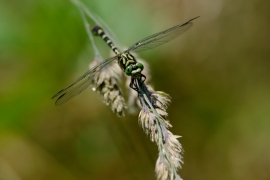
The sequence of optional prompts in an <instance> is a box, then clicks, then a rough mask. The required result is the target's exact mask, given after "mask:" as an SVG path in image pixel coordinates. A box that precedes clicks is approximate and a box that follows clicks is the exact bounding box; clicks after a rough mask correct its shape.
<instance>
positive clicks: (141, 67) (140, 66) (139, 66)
mask: <svg viewBox="0 0 270 180" xmlns="http://www.w3.org/2000/svg"><path fill="white" fill-rule="evenodd" d="M136 66H137V67H138V68H140V69H141V70H143V68H144V66H143V64H142V63H140V62H137V63H136Z"/></svg>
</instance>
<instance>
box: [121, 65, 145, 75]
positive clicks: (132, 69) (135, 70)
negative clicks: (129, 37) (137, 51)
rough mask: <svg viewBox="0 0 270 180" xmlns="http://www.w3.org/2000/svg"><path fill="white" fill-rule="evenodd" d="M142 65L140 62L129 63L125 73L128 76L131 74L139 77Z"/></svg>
mask: <svg viewBox="0 0 270 180" xmlns="http://www.w3.org/2000/svg"><path fill="white" fill-rule="evenodd" d="M143 68H144V66H143V64H142V63H140V62H137V63H136V64H131V65H129V66H127V67H126V69H125V73H126V75H128V76H132V77H133V78H139V77H141V72H142V70H143Z"/></svg>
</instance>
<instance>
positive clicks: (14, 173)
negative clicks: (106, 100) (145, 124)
mask: <svg viewBox="0 0 270 180" xmlns="http://www.w3.org/2000/svg"><path fill="white" fill-rule="evenodd" d="M84 2H85V3H86V4H87V6H88V7H90V8H91V10H92V11H94V12H95V13H96V14H98V15H99V16H100V17H101V18H103V19H104V20H105V21H106V22H107V24H108V25H109V26H110V28H111V29H112V30H113V31H114V33H115V34H116V35H117V37H118V39H119V40H120V42H121V43H123V44H125V45H127V46H128V45H131V44H132V43H134V42H136V41H138V40H140V39H141V38H143V37H145V36H147V35H150V34H153V33H155V32H158V31H161V30H164V29H166V28H168V27H171V26H173V25H176V24H179V23H181V22H185V21H186V20H188V19H191V18H193V17H196V16H201V17H200V18H199V19H197V20H195V21H194V26H193V27H192V28H191V29H190V30H189V31H188V32H186V33H185V34H183V35H182V36H181V37H180V38H177V39H176V40H174V41H172V42H170V43H168V44H166V45H163V46H160V47H158V48H156V49H153V50H149V51H147V52H143V53H141V54H140V55H141V57H142V58H144V59H146V60H147V61H148V62H149V64H150V66H151V71H152V80H151V84H153V85H154V87H155V89H156V90H162V91H164V92H167V93H169V94H170V95H171V96H172V103H171V105H170V107H169V109H168V112H169V119H170V121H171V123H172V124H173V128H172V129H171V131H172V132H173V133H174V134H177V135H181V136H182V138H180V139H179V140H180V142H181V143H182V145H183V148H184V150H185V153H184V162H185V164H184V165H183V168H182V169H181V170H180V171H179V174H180V175H181V177H182V178H183V179H186V180H187V179H189V180H195V179H200V180H217V179H218V180H225V179H226V180H228V179H230V180H254V179H256V180H269V179H270V121H269V119H270V12H269V7H270V1H266V0H229V1H225V0H215V1H210V0H204V1H199V0H194V1H187V0H147V1H146V0H137V1H126V0H107V1H106V0H91V1H90V0H89V1H84ZM97 41H99V40H97ZM99 42H101V41H99ZM101 49H105V50H108V47H107V46H106V45H105V44H103V45H101ZM93 57H94V53H93V51H92V49H91V46H90V42H89V39H88V37H87V35H86V32H85V29H84V26H83V23H82V19H81V16H80V13H79V11H78V9H77V8H76V7H75V6H74V5H73V4H72V3H71V2H70V1H68V0H54V1H47V0H39V1H34V0H24V1H19V0H10V1H7V0H1V1H0V102H1V104H0V179H1V180H45V179H46V180H48V179H50V180H62V179H63V180H86V179H87V180H89V179H98V180H107V179H112V180H114V179H115V180H116V179H117V180H119V179H121V180H122V179H123V180H140V179H147V180H152V179H155V173H154V167H155V161H156V158H157V147H156V145H155V144H154V143H152V142H151V141H150V140H149V138H148V137H147V136H146V135H145V133H144V132H143V130H142V129H141V128H140V127H139V125H138V120H137V117H138V113H137V114H136V113H135V114H134V115H129V114H128V113H126V114H127V115H126V117H125V118H119V117H117V116H116V115H115V114H113V113H112V112H111V110H110V109H109V108H108V107H107V106H106V105H104V104H103V103H102V101H101V100H100V97H98V95H97V94H96V93H94V92H92V91H91V89H90V88H89V89H88V90H86V91H85V92H84V93H82V94H80V95H79V96H77V97H76V98H74V99H72V100H70V101H69V102H68V103H66V104H64V105H62V106H59V107H56V106H55V105H54V100H51V99H50V98H51V97H52V95H54V94H55V93H56V92H57V91H59V90H60V89H61V88H63V87H65V86H67V85H68V84H70V83H71V82H73V81H74V80H76V79H77V78H78V77H79V76H80V75H82V74H83V73H84V72H85V71H86V70H87V68H88V64H89V63H90V62H91V60H92V59H93ZM104 57H109V53H107V54H105V55H104ZM125 96H127V94H125Z"/></svg>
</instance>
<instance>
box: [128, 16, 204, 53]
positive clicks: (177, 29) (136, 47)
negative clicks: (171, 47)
mask: <svg viewBox="0 0 270 180" xmlns="http://www.w3.org/2000/svg"><path fill="white" fill-rule="evenodd" d="M197 18H199V16H198V17H195V18H193V19H190V20H189V21H187V22H185V23H183V24H179V25H177V26H174V27H172V28H169V29H167V30H165V31H161V32H159V33H156V34H153V35H151V36H148V37H146V38H144V39H142V40H141V41H138V42H137V43H135V44H133V45H132V46H131V47H130V48H129V49H128V50H126V51H125V52H129V51H134V52H139V51H144V50H147V49H152V48H155V47H157V46H160V45H162V44H164V43H166V42H169V41H171V40H172V39H174V38H176V37H177V36H179V35H181V34H183V33H184V32H186V31H187V30H188V29H189V28H190V27H191V26H192V22H191V21H193V20H194V19H197Z"/></svg>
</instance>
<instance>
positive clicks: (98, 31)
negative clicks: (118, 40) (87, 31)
mask: <svg viewBox="0 0 270 180" xmlns="http://www.w3.org/2000/svg"><path fill="white" fill-rule="evenodd" d="M92 31H93V33H94V34H95V35H97V36H100V37H101V38H102V39H103V40H104V41H105V42H106V43H107V44H108V46H109V47H110V48H111V49H112V50H113V52H114V53H115V54H117V55H119V54H120V51H119V50H118V49H117V47H115V46H114V44H113V43H112V41H111V40H110V39H109V38H108V36H107V35H106V34H105V32H104V31H103V29H102V28H101V27H99V26H97V25H96V26H94V27H93V29H92Z"/></svg>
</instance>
